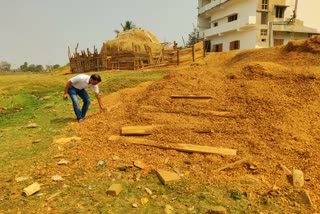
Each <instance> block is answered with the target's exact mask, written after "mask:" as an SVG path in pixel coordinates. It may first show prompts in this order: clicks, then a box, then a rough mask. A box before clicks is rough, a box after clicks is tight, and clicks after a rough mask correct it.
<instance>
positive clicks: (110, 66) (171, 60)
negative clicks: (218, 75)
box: [68, 41, 205, 73]
mask: <svg viewBox="0 0 320 214" xmlns="http://www.w3.org/2000/svg"><path fill="white" fill-rule="evenodd" d="M77 49H78V45H77V47H76V48H75V53H74V54H73V56H71V53H70V48H68V56H69V62H70V67H71V72H72V73H83V72H88V71H103V70H139V69H142V68H148V67H156V66H158V67H162V66H170V65H179V64H183V63H190V62H195V61H196V60H198V59H200V58H203V57H205V49H204V41H201V42H198V43H196V44H195V45H193V46H192V47H191V48H184V49H165V48H163V49H162V50H161V51H160V52H152V50H151V48H150V47H149V46H148V45H144V49H145V50H141V49H140V48H137V46H136V45H134V44H132V50H131V51H123V50H121V48H120V47H118V48H113V49H112V50H109V51H107V52H104V53H100V54H99V53H98V51H97V49H96V48H94V52H93V53H91V52H90V51H89V49H87V52H85V51H81V54H79V53H78V52H77Z"/></svg>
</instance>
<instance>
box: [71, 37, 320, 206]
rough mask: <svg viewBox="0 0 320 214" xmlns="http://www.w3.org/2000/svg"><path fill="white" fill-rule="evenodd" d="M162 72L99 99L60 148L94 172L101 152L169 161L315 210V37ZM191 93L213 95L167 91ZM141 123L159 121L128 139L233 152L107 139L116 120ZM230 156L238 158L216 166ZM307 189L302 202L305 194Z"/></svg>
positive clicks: (318, 145) (128, 160) (319, 61)
mask: <svg viewBox="0 0 320 214" xmlns="http://www.w3.org/2000/svg"><path fill="white" fill-rule="evenodd" d="M168 73H169V75H168V76H166V77H165V78H163V79H161V80H159V81H156V82H148V83H144V84H142V85H140V86H139V87H136V88H130V89H125V90H122V91H120V92H117V93H114V94H111V95H110V96H108V97H105V98H103V103H104V105H105V106H107V107H108V108H109V110H110V111H104V112H100V113H96V114H93V115H89V117H88V118H87V119H86V120H85V121H84V122H83V123H73V124H72V126H73V127H74V128H75V129H76V130H77V133H78V137H81V139H82V140H81V144H78V145H77V147H74V148H71V149H70V150H67V151H65V155H66V156H67V155H68V154H69V155H75V154H77V155H78V156H81V160H80V161H82V163H85V164H83V165H82V166H83V167H84V168H85V170H86V171H87V173H88V174H90V173H91V174H94V173H96V172H95V170H92V169H95V167H96V164H97V160H106V161H107V162H108V166H109V167H111V168H112V167H114V168H116V167H117V166H118V165H119V164H120V163H121V164H122V165H132V162H133V161H134V160H141V161H143V162H144V163H145V164H146V168H145V169H144V170H143V175H142V176H146V175H148V173H150V172H154V171H155V170H157V169H159V168H161V169H168V170H172V169H174V168H175V169H179V171H180V172H182V174H185V176H187V177H189V178H192V179H195V180H198V181H199V182H200V183H202V184H212V185H215V184H222V183H232V182H239V181H243V182H240V183H241V186H240V188H241V190H242V191H245V192H246V193H247V194H249V195H250V196H251V197H252V198H258V197H260V196H261V195H264V194H267V195H269V196H270V197H277V198H278V199H279V200H278V203H279V206H282V207H290V206H296V207H301V209H302V210H307V212H309V211H310V212H311V210H312V211H314V212H317V210H320V185H319V180H320V173H319V168H320V162H319V159H320V153H319V151H320V121H319V118H320V99H319V95H320V37H315V38H313V39H309V40H306V41H296V42H291V43H290V44H288V45H287V46H285V47H277V48H271V49H254V50H245V51H235V52H229V53H210V54H209V55H207V56H206V57H205V59H204V60H203V61H201V62H196V63H193V64H191V65H190V64H188V65H182V66H179V67H175V68H169V69H168ZM191 94H192V95H208V96H212V98H211V99H183V98H181V99H177V98H171V95H191ZM145 125H160V126H159V127H158V128H156V129H155V130H154V131H153V132H152V134H151V135H147V136H143V137H142V136H136V137H137V138H143V139H148V140H152V141H155V142H156V143H157V144H159V145H163V146H165V145H167V144H168V143H170V144H177V143H185V144H196V145H203V146H212V147H222V148H229V149H235V150H237V155H236V156H224V155H217V154H201V153H197V152H194V153H186V152H180V151H176V150H168V149H161V148H156V147H150V146H142V145H133V144H130V143H129V142H126V141H124V140H116V141H110V140H108V139H109V137H110V136H111V135H119V134H120V130H121V128H122V127H125V126H145ZM114 158H119V160H118V161H113V159H114ZM239 160H243V162H241V163H239V164H235V165H234V166H230V167H227V168H226V169H222V170H219V168H220V167H223V166H227V165H228V164H232V163H234V162H236V161H239ZM281 166H285V167H286V168H287V169H289V171H291V172H292V171H293V170H294V169H299V170H301V171H302V172H303V173H304V180H305V183H304V185H303V186H302V187H294V186H293V185H292V178H291V176H290V175H289V176H288V174H287V173H288V172H286V170H284V169H283V168H282V167H281ZM217 169H218V170H217ZM96 176H99V175H96ZM252 183H254V184H252ZM308 194H309V196H310V198H311V202H310V201H308V200H306V197H304V196H305V195H308ZM303 195H304V196H303ZM310 207H311V208H310ZM309 208H310V210H309Z"/></svg>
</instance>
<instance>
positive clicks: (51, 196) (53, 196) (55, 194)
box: [46, 191, 61, 201]
mask: <svg viewBox="0 0 320 214" xmlns="http://www.w3.org/2000/svg"><path fill="white" fill-rule="evenodd" d="M60 194H61V192H60V191H59V192H56V193H54V194H52V195H50V196H49V197H48V198H47V199H46V201H51V200H52V199H54V198H55V197H57V196H58V195H60Z"/></svg>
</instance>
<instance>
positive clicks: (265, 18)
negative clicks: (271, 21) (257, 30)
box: [261, 12, 268, 25]
mask: <svg viewBox="0 0 320 214" xmlns="http://www.w3.org/2000/svg"><path fill="white" fill-rule="evenodd" d="M261 24H262V25H266V24H268V13H267V12H262V13H261Z"/></svg>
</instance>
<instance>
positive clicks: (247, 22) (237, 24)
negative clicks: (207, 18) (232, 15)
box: [203, 16, 256, 37]
mask: <svg viewBox="0 0 320 214" xmlns="http://www.w3.org/2000/svg"><path fill="white" fill-rule="evenodd" d="M255 25H256V16H248V17H246V18H244V19H239V20H236V21H233V22H228V23H225V24H221V25H220V26H217V27H213V28H210V29H207V30H204V31H203V33H204V35H205V36H206V37H208V36H213V35H218V34H222V33H225V32H228V31H233V30H245V29H247V28H251V27H255Z"/></svg>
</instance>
